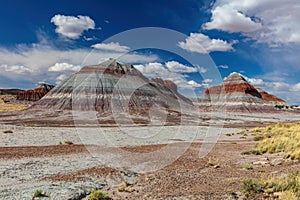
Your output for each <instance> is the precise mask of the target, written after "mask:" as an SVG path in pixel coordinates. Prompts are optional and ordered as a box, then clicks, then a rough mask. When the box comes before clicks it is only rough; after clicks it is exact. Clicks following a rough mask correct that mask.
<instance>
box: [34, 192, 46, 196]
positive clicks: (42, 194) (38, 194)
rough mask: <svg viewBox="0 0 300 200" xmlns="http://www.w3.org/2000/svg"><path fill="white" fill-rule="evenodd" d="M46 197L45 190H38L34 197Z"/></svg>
mask: <svg viewBox="0 0 300 200" xmlns="http://www.w3.org/2000/svg"><path fill="white" fill-rule="evenodd" d="M42 196H45V194H44V192H43V190H36V191H35V192H34V194H33V197H42Z"/></svg>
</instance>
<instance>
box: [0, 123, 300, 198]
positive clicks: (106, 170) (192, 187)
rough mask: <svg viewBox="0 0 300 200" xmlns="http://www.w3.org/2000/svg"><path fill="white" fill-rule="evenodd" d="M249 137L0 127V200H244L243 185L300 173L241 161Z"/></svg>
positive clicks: (203, 131) (277, 157) (263, 158)
mask: <svg viewBox="0 0 300 200" xmlns="http://www.w3.org/2000/svg"><path fill="white" fill-rule="evenodd" d="M258 125H259V124H258ZM260 125H261V124H260ZM234 127H237V126H236V125H235V126H234ZM247 129H249V128H242V127H240V128H224V127H214V126H180V127H178V126H167V127H124V128H116V127H107V128H103V127H102V128H95V127H94V128H87V127H81V128H77V129H76V128H74V127H73V128H72V127H69V128H68V127H59V128H55V127H30V126H14V125H4V124H2V125H0V130H1V133H0V160H1V164H0V199H31V198H32V197H33V194H34V192H35V191H36V190H37V189H41V190H43V191H44V192H45V194H46V196H47V197H43V198H41V199H86V198H87V196H88V194H89V193H90V192H91V191H93V190H95V189H101V190H103V191H104V192H106V193H107V194H109V195H110V197H112V198H113V199H244V196H243V194H242V192H241V190H242V188H241V180H243V179H244V178H250V177H251V178H253V177H259V178H260V177H267V176H268V175H270V174H275V175H278V176H280V175H284V174H287V173H289V172H290V171H293V170H296V169H299V168H300V162H299V161H289V160H284V159H283V156H282V154H272V155H270V154H264V155H242V154H241V152H243V151H247V150H251V149H253V148H254V146H255V144H256V142H254V141H253V136H251V135H250V134H246V133H245V130H247ZM7 130H10V131H9V132H10V133H4V132H5V131H7ZM246 132H247V131H246ZM208 133H209V134H208ZM149 135H150V137H149ZM208 135H210V136H212V135H214V137H207V136H208ZM215 142H216V144H215ZM166 147H167V150H166V151H164V150H165V148H166ZM201 147H202V148H201ZM210 148H212V150H211V151H209V152H208V154H207V155H206V154H205V153H203V152H202V153H201V151H200V150H201V149H202V150H203V149H210ZM246 164H251V165H252V166H253V169H245V167H244V166H245V165H246ZM36 199H38V198H36Z"/></svg>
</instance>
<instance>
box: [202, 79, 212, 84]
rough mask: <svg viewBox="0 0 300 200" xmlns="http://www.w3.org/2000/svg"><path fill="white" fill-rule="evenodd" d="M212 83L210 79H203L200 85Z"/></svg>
mask: <svg viewBox="0 0 300 200" xmlns="http://www.w3.org/2000/svg"><path fill="white" fill-rule="evenodd" d="M212 82H213V80H212V79H210V78H207V79H204V80H203V81H202V83H212Z"/></svg>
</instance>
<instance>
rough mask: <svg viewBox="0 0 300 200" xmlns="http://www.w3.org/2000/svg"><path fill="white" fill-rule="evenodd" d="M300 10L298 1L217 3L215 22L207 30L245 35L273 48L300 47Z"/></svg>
mask: <svg viewBox="0 0 300 200" xmlns="http://www.w3.org/2000/svg"><path fill="white" fill-rule="evenodd" d="M299 7H300V1H298V0H286V1H284V2H283V1H281V0H264V1H240V0H217V1H216V2H215V4H214V6H213V9H212V10H211V13H212V17H211V21H210V22H207V23H206V24H204V25H203V28H204V29H218V30H223V31H227V32H242V33H243V34H244V35H245V36H248V37H249V38H251V39H255V40H257V41H258V42H263V43H268V44H269V45H270V46H272V47H274V46H275V47H277V46H278V44H286V43H299V42H300V25H299V17H300V12H299Z"/></svg>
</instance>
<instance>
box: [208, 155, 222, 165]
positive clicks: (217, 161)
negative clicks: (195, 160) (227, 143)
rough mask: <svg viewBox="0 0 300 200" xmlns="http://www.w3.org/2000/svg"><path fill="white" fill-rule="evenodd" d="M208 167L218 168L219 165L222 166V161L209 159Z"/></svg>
mask: <svg viewBox="0 0 300 200" xmlns="http://www.w3.org/2000/svg"><path fill="white" fill-rule="evenodd" d="M207 165H208V166H218V165H220V161H219V159H217V158H212V157H209V158H208V161H207Z"/></svg>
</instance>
